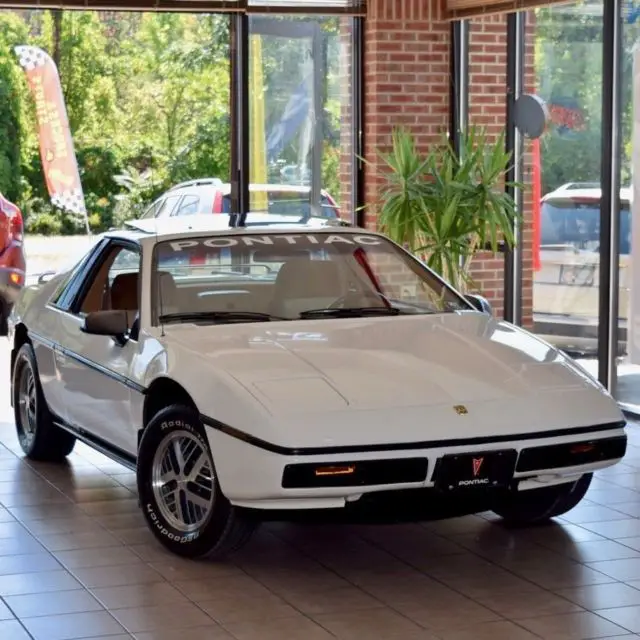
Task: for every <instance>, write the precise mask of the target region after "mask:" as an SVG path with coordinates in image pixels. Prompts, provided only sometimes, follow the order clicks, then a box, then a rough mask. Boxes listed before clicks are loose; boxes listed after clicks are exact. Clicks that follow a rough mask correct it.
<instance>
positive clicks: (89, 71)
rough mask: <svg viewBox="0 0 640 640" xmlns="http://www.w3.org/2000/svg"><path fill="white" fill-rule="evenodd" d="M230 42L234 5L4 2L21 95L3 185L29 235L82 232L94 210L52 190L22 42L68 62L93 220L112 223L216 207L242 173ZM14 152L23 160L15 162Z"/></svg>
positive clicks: (74, 128)
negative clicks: (159, 8)
mask: <svg viewBox="0 0 640 640" xmlns="http://www.w3.org/2000/svg"><path fill="white" fill-rule="evenodd" d="M229 41H230V18H229V15H228V14H193V13H192V14H189V13H155V12H153V13H152V12H149V13H144V12H129V11H64V10H20V11H12V10H8V9H7V10H1V11H0V87H2V88H3V89H4V88H6V87H7V85H8V89H9V90H8V91H3V95H11V96H12V97H13V102H12V105H11V109H4V110H3V117H4V116H5V114H6V117H7V118H8V119H9V120H8V121H7V122H6V123H5V121H4V120H3V122H2V124H0V193H4V194H5V195H6V196H7V197H9V198H10V199H11V200H12V201H14V202H16V204H18V206H19V207H20V208H21V209H22V211H23V213H24V216H25V219H26V231H27V233H42V234H54V235H58V234H62V233H69V232H78V231H79V232H82V231H83V230H84V216H82V218H83V219H82V220H80V219H78V216H74V215H72V214H69V213H67V212H65V211H63V210H61V209H60V208H58V207H56V206H54V204H52V200H51V197H50V194H49V193H48V192H47V187H46V182H45V175H44V172H43V160H42V158H41V150H40V148H39V139H38V125H37V120H36V117H35V100H34V96H33V95H32V92H31V91H30V89H29V87H28V85H27V79H26V74H25V72H24V70H23V69H22V68H21V67H20V65H19V58H18V56H17V55H16V52H15V47H17V46H31V47H38V48H41V49H42V50H44V51H45V52H46V53H48V54H49V56H50V57H51V58H52V59H53V61H54V63H55V65H56V66H57V68H58V70H59V76H60V80H61V85H62V90H63V94H64V103H65V106H66V111H67V113H68V121H69V128H70V131H71V135H72V137H73V145H74V147H75V154H76V156H77V160H78V165H79V172H80V177H81V182H82V187H83V190H84V199H85V204H86V209H87V213H88V218H89V223H90V227H91V230H92V231H94V232H100V231H104V230H106V229H109V228H111V227H114V226H121V225H122V224H123V223H124V222H125V221H127V220H129V219H132V218H138V217H140V216H141V215H143V213H144V212H145V211H147V215H193V214H194V213H198V212H200V213H214V212H215V207H216V206H217V204H216V203H218V202H221V198H217V197H216V194H217V193H219V192H224V190H225V189H227V188H228V185H229V180H230V155H231V131H230V118H229V113H230V47H229ZM47 99H48V100H50V98H47ZM3 106H4V105H3ZM4 124H6V126H7V128H6V129H5V128H4ZM8 132H10V133H8ZM5 133H7V135H5ZM53 153H54V151H53V150H51V149H46V150H45V151H44V156H45V159H46V160H47V161H49V160H50V159H51V158H50V157H49V156H50V155H51V154H53ZM5 157H7V158H14V159H15V160H16V163H15V167H11V168H10V170H4V169H5V166H4V164H3V162H4V158H5ZM51 157H52V156H51ZM45 165H46V162H45ZM195 179H197V180H199V181H200V184H198V185H192V187H190V188H189V189H188V190H186V189H182V190H174V187H176V185H178V184H179V183H183V182H185V181H193V180H195ZM220 206H221V205H220ZM47 266H48V267H49V268H51V267H52V265H47ZM30 269H33V266H31V265H30Z"/></svg>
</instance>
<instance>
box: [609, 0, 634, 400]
mask: <svg viewBox="0 0 640 640" xmlns="http://www.w3.org/2000/svg"><path fill="white" fill-rule="evenodd" d="M639 18H640V14H639V13H638V7H637V4H636V3H630V4H629V5H626V8H625V10H624V11H623V21H624V22H623V29H622V60H621V63H622V64H621V67H622V69H621V79H620V80H621V98H622V99H621V105H620V108H621V114H620V115H621V149H620V151H621V154H622V157H621V162H620V181H621V185H622V190H621V191H622V196H621V203H620V204H621V207H620V213H619V216H620V217H619V224H620V256H619V264H620V288H619V301H618V318H617V320H618V327H617V329H618V336H619V349H618V353H617V354H616V355H617V356H618V359H617V371H616V374H617V380H616V384H615V392H616V397H617V399H618V400H619V401H620V402H621V403H623V404H624V405H625V406H626V407H627V408H629V409H632V410H633V411H635V412H639V411H640V342H639V340H638V329H636V326H637V324H638V320H640V287H639V286H638V285H637V284H636V285H635V287H634V282H635V283H639V282H640V243H639V242H638V240H639V239H640V237H638V232H639V231H640V229H639V228H638V225H637V223H636V222H635V221H634V222H633V223H632V220H633V217H634V216H633V207H634V205H633V195H634V192H633V163H634V160H635V163H636V167H638V166H639V165H638V164H637V163H638V140H639V138H638V136H639V135H640V130H639V129H638V127H639V126H640V121H639V117H638V115H635V114H634V108H635V110H636V113H638V104H636V105H635V107H634V93H635V102H636V103H637V101H638V97H639V94H638V89H637V88H635V89H634V86H636V87H637V86H638V83H639V82H640V80H639V79H638V76H637V74H638V71H639V70H640V67H639V66H638V63H637V62H636V63H635V65H636V71H635V76H634V56H637V52H636V49H637V44H638V41H639V40H640V20H639ZM634 128H635V129H636V130H635V131H634ZM633 147H635V152H634V155H635V158H634V157H632V153H633ZM635 170H636V171H638V169H637V168H636V169H635ZM635 182H636V184H638V179H637V176H636V179H635ZM635 207H636V211H637V205H635ZM634 234H635V236H636V237H634ZM613 320H614V321H615V318H614V319H613Z"/></svg>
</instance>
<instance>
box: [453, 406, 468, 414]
mask: <svg viewBox="0 0 640 640" xmlns="http://www.w3.org/2000/svg"><path fill="white" fill-rule="evenodd" d="M453 410H454V411H455V412H456V413H457V414H458V415H459V416H466V415H467V413H469V411H468V410H467V407H465V406H464V405H463V404H457V405H456V406H455V407H453Z"/></svg>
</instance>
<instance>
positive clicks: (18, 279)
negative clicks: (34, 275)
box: [9, 272, 22, 284]
mask: <svg viewBox="0 0 640 640" xmlns="http://www.w3.org/2000/svg"><path fill="white" fill-rule="evenodd" d="M9 280H10V282H11V284H21V283H22V276H21V275H20V274H19V273H15V272H14V273H10V274H9Z"/></svg>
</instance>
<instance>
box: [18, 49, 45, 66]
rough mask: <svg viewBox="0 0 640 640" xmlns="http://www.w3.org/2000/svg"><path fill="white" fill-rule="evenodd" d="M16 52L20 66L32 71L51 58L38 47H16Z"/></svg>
mask: <svg viewBox="0 0 640 640" xmlns="http://www.w3.org/2000/svg"><path fill="white" fill-rule="evenodd" d="M16 53H17V54H18V59H19V61H20V66H21V67H22V68H23V69H24V70H25V71H33V70H34V69H37V68H38V67H44V66H45V65H46V64H47V63H48V62H49V61H50V60H51V58H50V57H49V55H48V54H47V53H45V52H44V51H43V50H42V49H38V47H16Z"/></svg>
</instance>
